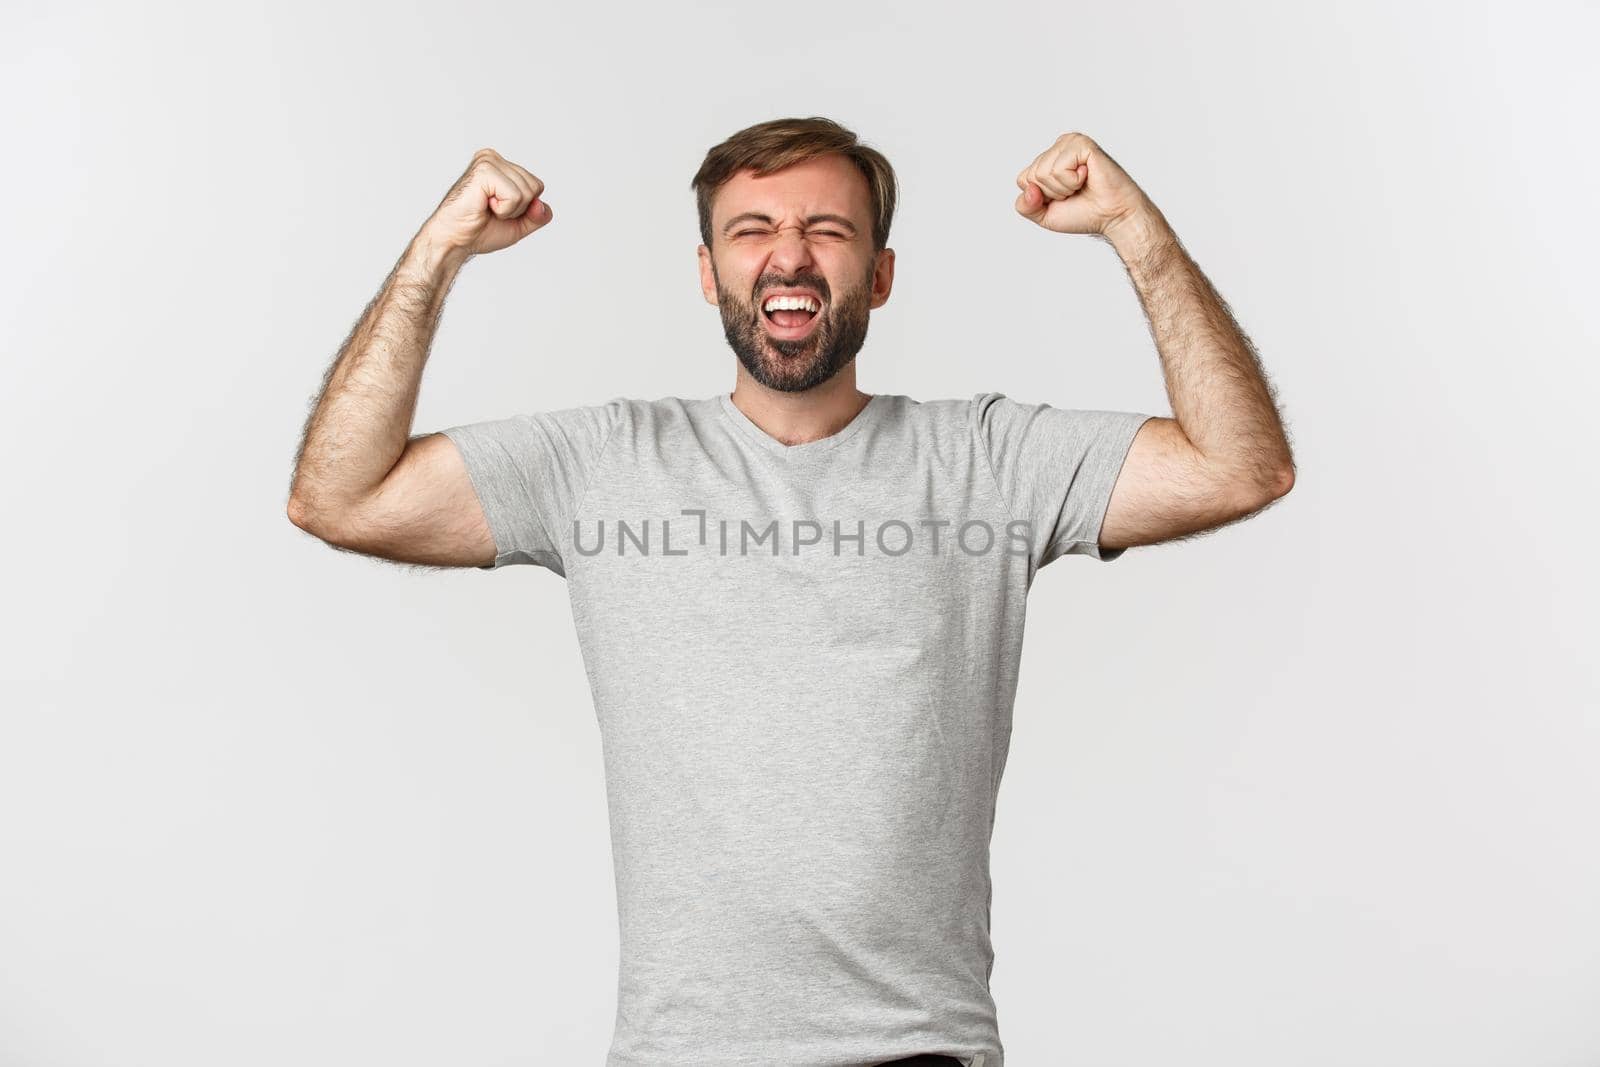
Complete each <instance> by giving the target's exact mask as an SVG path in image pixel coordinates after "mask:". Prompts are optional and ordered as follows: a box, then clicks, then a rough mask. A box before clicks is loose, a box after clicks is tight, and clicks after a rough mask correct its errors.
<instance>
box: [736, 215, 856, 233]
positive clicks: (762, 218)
mask: <svg viewBox="0 0 1600 1067" xmlns="http://www.w3.org/2000/svg"><path fill="white" fill-rule="evenodd" d="M774 221H775V220H774V219H773V217H772V216H771V215H762V214H760V213H758V212H755V211H746V212H745V213H744V214H742V215H735V216H734V217H733V218H731V219H729V220H728V221H727V222H725V223H723V225H722V232H723V233H724V234H726V233H727V232H728V231H729V230H732V229H733V228H734V227H735V226H737V225H739V224H740V223H741V222H764V223H766V224H767V225H769V226H770V225H772V223H773V222H774ZM818 222H832V223H836V224H837V225H840V226H843V227H844V228H845V229H847V230H849V231H850V236H852V237H854V236H855V234H856V224H855V223H853V222H851V221H850V220H849V219H847V218H845V217H844V216H843V215H807V216H806V225H807V226H810V225H813V224H814V223H818Z"/></svg>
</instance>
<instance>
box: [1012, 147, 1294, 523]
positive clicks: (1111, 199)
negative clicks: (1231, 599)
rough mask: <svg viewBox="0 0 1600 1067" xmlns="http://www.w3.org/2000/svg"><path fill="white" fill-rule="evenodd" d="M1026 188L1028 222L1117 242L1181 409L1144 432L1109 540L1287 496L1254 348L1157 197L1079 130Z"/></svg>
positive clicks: (1023, 208)
mask: <svg viewBox="0 0 1600 1067" xmlns="http://www.w3.org/2000/svg"><path fill="white" fill-rule="evenodd" d="M1017 185H1018V186H1019V187H1020V188H1021V189H1022V192H1021V194H1020V195H1019V196H1018V197H1017V204H1016V207H1017V212H1018V213H1019V214H1021V215H1023V216H1024V217H1025V218H1028V219H1030V220H1032V221H1033V222H1035V223H1037V224H1038V225H1040V226H1042V227H1044V228H1045V229H1048V230H1051V231H1053V232H1056V233H1076V234H1089V235H1092V236H1095V237H1098V238H1100V239H1102V240H1104V241H1106V242H1108V243H1109V244H1110V245H1111V246H1112V247H1113V248H1115V249H1116V252H1117V254H1118V255H1119V256H1120V257H1121V258H1122V262H1123V265H1124V266H1125V267H1126V268H1127V271H1128V275H1129V277H1130V278H1131V279H1132V280H1133V284H1134V287H1135V288H1136V289H1137V290H1138V293H1139V302H1140V304H1141V305H1142V306H1143V307H1144V312H1145V316H1146V318H1147V319H1148V320H1149V324H1150V332H1151V335H1152V336H1153V338H1154V340H1155V344H1156V350H1157V352H1158V353H1159V354H1160V357H1161V367H1162V372H1163V375H1164V377H1165V379H1166V386H1167V396H1168V398H1169V400H1170V402H1171V404H1172V411H1173V414H1174V415H1175V416H1176V417H1175V418H1170V419H1169V418H1152V419H1150V420H1148V421H1147V422H1146V423H1145V424H1144V426H1143V428H1142V429H1140V431H1139V433H1138V434H1137V436H1136V437H1135V438H1134V441H1133V444H1132V446H1131V447H1130V448H1129V450H1128V455H1127V459H1126V460H1125V461H1124V463H1123V466H1122V471H1121V473H1120V474H1119V475H1118V477H1117V481H1116V487H1115V489H1114V490H1113V491H1112V494H1111V499H1110V502H1109V504H1108V505H1107V507H1106V514H1105V521H1104V523H1103V524H1102V526H1101V529H1100V545H1101V546H1102V547H1103V548H1107V549H1111V548H1127V547H1130V546H1133V545H1147V544H1154V543H1156V542H1158V541H1165V540H1168V539H1170V538H1174V537H1181V536H1184V535H1186V534H1192V533H1197V532H1200V531H1202V530H1208V529H1212V528H1214V527H1217V526H1221V525H1224V524H1226V523H1229V522H1232V521H1235V520H1237V519H1239V518H1242V517H1244V516H1246V515H1250V514H1252V513H1254V512H1256V511H1259V510H1260V509H1261V508H1263V507H1265V506H1266V505H1268V504H1270V503H1271V502H1272V501H1274V500H1276V499H1278V498H1279V497H1281V496H1283V495H1284V494H1285V493H1287V492H1289V490H1290V488H1292V487H1293V485H1294V457H1293V454H1292V452H1291V450H1290V447H1289V442H1288V438H1287V436H1286V435H1285V433H1284V428H1283V422H1282V420H1281V418H1280V417H1279V414H1278V409H1277V405H1276V403H1275V402H1274V398H1273V392H1272V387H1271V386H1270V385H1269V384H1268V383H1267V380H1266V378H1265V376H1264V375H1263V373H1262V369H1261V364H1260V360H1259V359H1258V358H1257V356H1256V353H1255V349H1254V347H1253V346H1252V345H1251V343H1250V339H1249V338H1248V337H1246V336H1245V334H1244V332H1243V331H1242V330H1241V329H1240V328H1239V325H1238V323H1236V322H1235V321H1234V319H1233V315H1232V314H1231V312H1230V311H1229V309H1228V306H1227V304H1226V303H1225V302H1224V301H1223V299H1222V297H1221V296H1220V295H1218V293H1217V291H1216V289H1215V288H1213V287H1212V285H1211V283H1210V281H1209V280H1207V278H1206V276H1205V275H1204V274H1203V273H1201V271H1200V268H1199V267H1198V266H1197V265H1196V264H1195V262H1194V260H1192V259H1191V258H1189V255H1188V253H1187V252H1186V251H1184V248H1183V245H1182V244H1181V243H1180V242H1179V240H1178V237H1177V234H1176V233H1174V232H1173V230H1172V227H1171V226H1170V225H1168V223H1167V220H1166V218H1165V217H1164V216H1163V215H1162V214H1161V212H1160V210H1159V209H1158V208H1157V207H1156V206H1155V204H1154V203H1152V202H1151V201H1150V199H1149V198H1148V197H1147V196H1145V195H1144V192H1143V191H1142V190H1141V189H1140V188H1139V187H1138V186H1137V185H1136V184H1135V183H1134V182H1133V180H1132V179H1131V178H1129V177H1128V175H1127V173H1126V172H1125V171H1123V170H1122V168H1121V167H1120V166H1118V165H1117V163H1116V161H1115V160H1113V159H1112V158H1111V157H1110V156H1109V155H1107V154H1106V153H1105V151H1104V150H1103V149H1101V148H1100V147H1099V146H1098V145H1097V144H1095V143H1094V141H1092V140H1090V139H1089V138H1088V137H1086V136H1084V135H1083V134H1080V133H1068V134H1063V135H1062V136H1061V137H1059V138H1058V139H1057V140H1056V142H1055V144H1053V145H1051V146H1050V148H1048V149H1046V150H1045V151H1044V152H1043V153H1041V154H1040V155H1039V157H1038V158H1037V159H1035V160H1034V162H1033V163H1032V164H1030V165H1029V166H1028V167H1026V168H1025V169H1024V170H1023V171H1022V173H1021V174H1019V175H1017Z"/></svg>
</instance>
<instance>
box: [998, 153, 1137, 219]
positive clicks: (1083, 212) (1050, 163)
mask: <svg viewBox="0 0 1600 1067" xmlns="http://www.w3.org/2000/svg"><path fill="white" fill-rule="evenodd" d="M1017 187H1018V188H1020V189H1021V190H1022V194H1021V195H1020V196H1018V197H1017V214H1019V215H1021V216H1023V217H1024V218H1028V219H1032V220H1033V221H1034V222H1037V223H1038V224H1039V225H1040V226H1043V227H1044V228H1045V229H1047V230H1054V231H1055V232H1056V233H1092V234H1099V235H1105V234H1106V233H1107V232H1108V231H1109V230H1110V229H1111V228H1112V227H1115V226H1117V225H1119V224H1120V223H1122V222H1123V221H1124V220H1126V219H1127V218H1129V217H1130V216H1132V215H1133V214H1135V213H1136V212H1138V211H1139V210H1140V209H1142V208H1143V207H1144V206H1145V205H1146V200H1145V195H1144V192H1143V191H1142V190H1141V189H1140V188H1139V187H1138V186H1137V185H1135V184H1134V183H1133V179H1132V178H1130V177H1128V174H1127V172H1126V171H1124V170H1123V169H1122V168H1121V167H1119V166H1117V162H1116V160H1114V159H1112V158H1111V157H1110V156H1108V155H1106V154H1105V151H1104V150H1102V149H1101V147H1100V146H1099V145H1097V144H1095V143H1094V142H1093V141H1091V140H1090V139H1089V138H1088V137H1086V136H1084V135H1083V134H1081V133H1064V134H1062V135H1061V136H1060V137H1057V138H1056V143H1055V144H1053V145H1051V146H1050V147H1049V148H1046V149H1045V150H1044V151H1043V152H1041V153H1039V158H1037V159H1035V160H1034V161H1033V162H1032V163H1030V164H1028V166H1026V167H1024V168H1023V170H1022V173H1021V174H1018V175H1017Z"/></svg>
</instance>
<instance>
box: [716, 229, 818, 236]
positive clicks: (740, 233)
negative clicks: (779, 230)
mask: <svg viewBox="0 0 1600 1067" xmlns="http://www.w3.org/2000/svg"><path fill="white" fill-rule="evenodd" d="M771 232H772V231H771V230H740V231H739V232H738V233H736V234H734V236H735V237H748V236H749V235H750V234H753V233H768V234H770V233H771ZM815 232H816V234H817V235H818V236H819V237H843V236H845V235H844V234H842V233H840V232H839V231H838V230H817V231H815Z"/></svg>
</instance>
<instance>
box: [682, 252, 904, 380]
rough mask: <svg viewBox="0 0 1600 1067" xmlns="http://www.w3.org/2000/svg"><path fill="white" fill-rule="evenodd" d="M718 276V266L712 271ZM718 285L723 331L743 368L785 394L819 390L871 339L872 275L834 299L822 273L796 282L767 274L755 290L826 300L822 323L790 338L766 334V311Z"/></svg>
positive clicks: (806, 275)
mask: <svg viewBox="0 0 1600 1067" xmlns="http://www.w3.org/2000/svg"><path fill="white" fill-rule="evenodd" d="M712 274H713V276H715V275H716V268H715V267H713V268H712ZM716 282H717V306H718V308H719V309H720V310H721V312H722V332H723V334H724V335H725V336H726V337H727V339H728V344H729V345H730V346H731V347H732V348H733V350H734V352H735V353H736V354H737V355H738V357H739V362H740V363H743V364H744V368H745V370H747V371H749V372H750V377H752V378H754V379H755V380H756V381H758V382H760V383H761V384H762V385H764V386H766V387H767V388H768V389H776V390H778V391H780V392H784V393H800V392H804V391H805V390H807V389H812V388H815V387H816V386H819V385H821V384H822V383H823V382H825V381H827V380H828V379H830V378H832V377H833V376H834V375H835V374H838V373H839V371H840V370H842V369H843V368H845V367H847V366H849V365H850V361H851V360H853V359H855V358H856V353H857V352H860V351H861V346H862V345H863V344H864V343H865V342H866V339H867V319H868V318H869V317H871V313H872V311H871V308H870V306H869V305H870V304H871V302H872V271H871V270H870V269H869V270H868V272H867V277H866V280H865V281H864V282H863V283H862V284H861V285H858V286H854V287H852V288H850V289H847V290H845V291H844V292H843V293H842V294H840V297H839V299H838V300H834V299H832V297H831V295H830V294H829V292H828V283H827V282H826V281H825V280H824V279H823V278H821V277H820V276H817V275H810V274H802V275H800V276H798V277H796V278H780V277H777V276H776V275H762V277H761V278H759V279H758V280H757V282H756V287H755V291H756V292H758V293H759V292H763V291H765V290H767V289H776V288H783V287H793V288H800V287H806V288H810V289H815V290H816V291H817V292H818V293H819V294H820V295H821V296H822V298H823V306H822V310H821V311H819V312H817V314H818V315H820V316H821V317H822V321H821V322H819V323H817V324H816V325H815V326H814V327H812V330H811V332H810V333H808V334H806V335H805V336H804V337H801V338H798V339H795V340H788V339H784V338H779V337H774V336H772V334H770V333H769V332H767V328H766V326H765V325H764V323H763V321H762V320H763V317H764V316H763V315H762V312H761V308H760V307H759V306H758V305H756V304H755V303H754V302H753V301H752V300H746V299H744V298H743V297H740V296H736V295H735V294H733V293H731V292H729V291H728V290H726V289H724V288H723V287H722V279H721V278H720V277H718V278H717V279H716Z"/></svg>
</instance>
